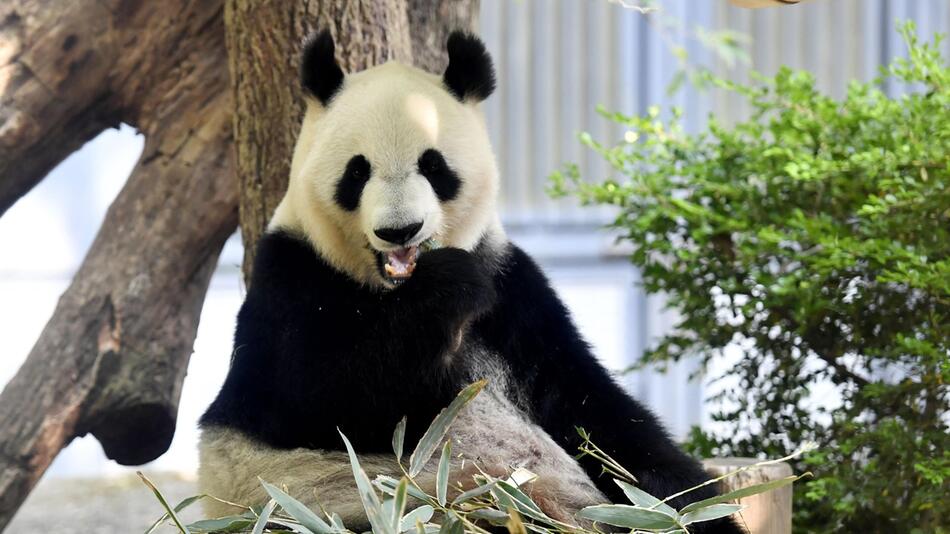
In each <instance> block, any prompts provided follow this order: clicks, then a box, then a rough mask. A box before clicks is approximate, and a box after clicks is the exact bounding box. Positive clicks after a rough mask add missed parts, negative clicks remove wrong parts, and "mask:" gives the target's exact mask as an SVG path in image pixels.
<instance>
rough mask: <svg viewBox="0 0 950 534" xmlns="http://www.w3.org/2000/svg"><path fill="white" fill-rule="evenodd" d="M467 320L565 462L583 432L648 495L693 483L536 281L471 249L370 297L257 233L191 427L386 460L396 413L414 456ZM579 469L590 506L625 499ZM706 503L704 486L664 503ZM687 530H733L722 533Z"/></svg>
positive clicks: (525, 261) (591, 463)
mask: <svg viewBox="0 0 950 534" xmlns="http://www.w3.org/2000/svg"><path fill="white" fill-rule="evenodd" d="M480 255H482V256H487V257H480ZM469 318H474V320H473V321H472V322H471V324H470V325H469V326H468V328H467V334H466V336H467V337H469V338H472V339H473V340H477V341H478V342H480V343H482V344H484V345H485V346H487V347H489V348H490V349H492V350H493V351H494V352H496V353H497V354H499V355H501V357H502V358H504V361H505V364H507V367H508V369H509V370H510V373H511V379H512V380H513V383H512V384H510V387H512V388H513V389H517V390H518V391H519V392H520V393H521V395H522V398H524V399H527V400H528V401H529V403H530V405H529V407H528V408H529V412H530V416H531V417H532V418H533V420H534V421H535V422H536V423H537V424H539V425H540V426H541V427H542V428H544V430H546V431H547V432H548V433H549V434H550V435H551V436H552V437H553V438H554V439H555V441H557V442H558V443H559V444H560V445H561V446H562V447H563V448H564V449H565V450H567V451H569V452H572V453H573V452H574V451H576V450H577V447H578V445H579V444H580V437H579V435H578V433H577V430H576V428H577V427H582V428H584V429H585V430H586V431H587V432H589V433H590V435H591V436H592V439H593V441H594V442H595V443H596V444H597V445H598V446H600V447H601V448H603V449H604V450H605V451H606V452H607V453H608V454H610V455H611V456H612V457H613V458H614V459H616V460H617V461H618V462H620V464H622V465H623V466H625V467H626V468H627V469H628V470H630V471H631V472H632V473H633V474H634V475H636V477H637V479H638V480H639V487H641V488H642V489H644V490H645V491H647V492H649V493H651V494H653V495H656V496H658V497H666V496H668V495H671V494H673V493H676V492H678V491H680V490H683V489H685V488H687V487H690V486H693V485H696V484H698V483H700V482H702V481H704V480H706V479H707V478H708V477H707V476H706V475H705V473H704V472H703V470H702V469H701V467H700V466H699V464H698V463H697V462H696V461H695V460H693V459H692V458H690V457H689V456H687V455H685V454H684V453H683V452H681V451H680V450H679V449H678V448H677V446H676V445H675V444H674V443H673V441H672V440H671V439H670V438H669V436H668V435H667V433H666V431H665V430H664V429H663V428H662V427H661V426H660V424H659V423H658V422H657V420H656V417H655V416H654V415H653V414H652V413H651V412H650V411H649V410H647V409H646V408H644V407H643V406H641V405H640V404H639V403H637V402H636V401H635V400H633V399H632V398H630V397H629V396H628V395H627V394H626V393H625V392H624V391H623V389H622V388H621V387H620V386H618V385H617V384H616V382H614V381H613V380H612V379H611V377H610V375H609V374H608V373H607V371H606V370H605V369H604V368H603V367H602V366H601V365H600V364H599V363H598V362H597V360H596V359H595V357H594V355H593V354H592V353H591V352H590V348H589V346H588V344H587V343H586V342H585V341H584V340H583V338H581V336H580V334H579V333H578V332H577V329H576V328H575V326H574V324H573V322H572V321H571V319H570V315H569V314H568V311H567V310H566V309H565V307H564V305H563V304H562V303H561V301H560V299H559V298H558V297H557V295H556V294H555V292H554V291H553V290H552V289H551V287H550V285H549V283H548V281H547V279H546V278H545V276H544V275H543V274H542V272H541V270H540V269H539V268H538V266H537V265H536V264H535V263H534V261H532V260H531V258H530V257H529V256H528V255H527V254H525V253H524V251H522V250H521V249H519V248H518V247H516V246H514V245H509V246H508V247H507V250H505V251H504V253H503V255H502V257H500V258H496V257H495V256H494V255H493V254H492V253H491V252H490V251H482V250H481V249H476V251H475V253H474V254H472V253H468V252H465V251H462V250H460V249H440V250H434V251H431V252H428V253H425V254H423V255H422V256H421V258H420V260H419V265H418V267H417V269H416V272H415V273H414V274H413V276H412V278H410V279H409V280H407V281H406V282H405V283H404V284H402V285H401V286H400V287H398V288H396V289H394V290H392V291H388V292H377V291H372V290H369V289H367V288H365V287H363V286H361V285H360V284H358V283H356V282H354V281H352V280H350V279H349V278H348V277H347V276H345V275H344V274H342V273H340V272H338V271H335V270H334V269H333V268H331V267H330V266H328V265H327V264H326V263H325V262H323V261H322V260H321V259H320V258H319V257H318V256H317V255H316V254H315V253H314V251H313V248H312V247H310V245H309V244H307V243H306V241H304V240H303V239H301V238H300V237H297V236H292V235H288V234H285V233H271V234H268V235H266V236H265V237H264V238H263V239H262V240H261V242H260V245H259V247H258V253H257V257H256V260H255V266H254V274H253V279H252V281H251V284H250V290H249V291H248V294H247V298H246V300H245V302H244V305H243V306H242V308H241V312H240V314H239V316H238V327H237V334H236V336H235V350H234V355H233V361H232V365H231V371H230V373H229V374H228V377H227V380H226V382H225V384H224V386H223V388H222V389H221V392H220V394H219V395H218V398H217V399H216V400H215V401H214V403H213V404H212V405H211V407H210V408H209V409H208V411H207V413H206V414H205V415H204V417H203V418H202V420H201V423H202V425H203V426H213V425H220V426H227V427H232V428H235V429H239V430H241V431H243V432H245V433H246V434H248V435H250V436H253V437H255V438H257V439H259V440H261V441H263V442H264V443H267V444H270V445H272V446H274V447H280V448H296V447H304V448H314V449H331V450H334V449H341V448H342V442H341V440H340V435H339V434H338V433H337V427H339V429H340V430H342V431H343V433H345V434H346V435H347V436H348V437H349V438H350V439H351V441H352V442H353V443H355V444H357V445H358V447H359V449H360V451H361V452H387V451H390V450H391V429H393V428H395V426H396V423H397V422H398V421H399V420H400V419H401V418H402V417H403V416H408V426H407V438H406V439H407V443H414V442H415V440H417V439H418V438H419V437H421V434H422V433H423V432H424V431H425V428H426V427H427V425H428V423H429V422H430V421H431V420H432V418H433V417H434V416H435V415H436V413H438V411H439V410H440V409H441V408H442V407H444V406H445V405H447V404H448V403H449V402H450V401H451V399H452V398H453V397H454V395H455V394H456V393H457V392H458V390H459V389H460V388H461V387H462V386H463V385H464V384H463V382H462V381H463V380H464V377H463V375H462V374H461V373H456V372H454V371H455V369H454V366H453V363H454V362H453V361H452V359H451V358H449V359H446V358H444V355H445V353H446V352H447V351H450V350H451V348H452V347H453V346H454V344H456V343H457V342H458V340H457V338H456V336H457V333H458V329H459V328H460V327H461V326H463V323H464V322H465V321H466V320H467V319H469ZM304 422H306V423H304ZM581 463H582V465H583V466H584V468H585V470H586V471H587V472H588V474H589V476H590V477H591V478H592V479H593V480H594V481H595V483H596V484H597V486H598V488H599V489H600V490H601V491H603V492H604V494H606V495H608V496H609V497H610V498H611V500H613V501H614V502H626V500H625V499H624V497H623V495H622V493H621V492H620V490H619V488H618V486H616V485H615V484H614V483H613V482H612V480H611V479H610V477H608V476H602V475H601V474H600V471H601V465H600V464H599V463H598V462H597V461H596V460H593V459H590V458H585V459H582V460H581ZM714 494H715V491H714V489H713V488H712V487H709V486H707V487H706V488H703V489H701V490H698V491H695V492H693V493H691V494H689V495H688V496H685V497H681V498H677V499H674V501H673V502H672V504H673V506H675V507H681V506H684V505H685V504H686V503H688V502H691V501H695V500H699V499H703V498H707V497H711V496H713V495H714ZM700 526H702V527H704V529H700V528H696V527H700ZM692 531H693V532H739V530H737V528H736V527H735V526H734V525H732V523H731V522H726V521H721V522H719V525H718V526H716V525H715V524H714V523H704V524H697V525H695V527H694V528H693V529H692Z"/></svg>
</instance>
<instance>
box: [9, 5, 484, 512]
mask: <svg viewBox="0 0 950 534" xmlns="http://www.w3.org/2000/svg"><path fill="white" fill-rule="evenodd" d="M477 8H478V5H477V0H464V1H463V2H460V3H458V4H456V3H455V2H453V1H451V0H381V1H373V2H368V1H365V2H352V1H347V0H332V1H322V2H321V1H317V0H305V1H300V2H281V1H279V0H263V1H250V0H166V1H163V2H141V1H138V0H74V1H72V2H49V1H47V0H6V1H4V2H3V4H2V5H0V215H2V214H3V213H4V212H5V211H6V209H7V208H9V207H10V206H11V205H12V204H13V203H14V202H15V201H16V200H17V199H18V198H19V197H21V196H22V195H23V194H25V193H26V192H27V191H29V190H30V189H31V188H32V187H33V186H34V185H36V184H37V183H38V182H39V181H40V180H42V178H43V177H44V176H45V175H46V173H47V172H48V171H49V170H50V169H52V168H53V167H54V166H55V165H56V164H58V163H59V162H60V161H62V160H63V159H64V158H65V157H66V156H68V155H69V154H70V153H71V152H73V151H74V150H76V149H77V148H79V147H80V146H82V144H83V143H85V142H86V141H88V140H89V139H91V138H92V137H94V136H95V135H97V134H98V133H99V132H101V131H102V130H103V129H105V128H107V127H111V126H116V125H118V124H119V123H121V122H125V123H128V124H131V125H133V126H135V127H137V128H138V129H139V130H140V131H141V132H142V133H144V134H145V136H146V143H145V150H144V153H143V154H142V157H141V159H140V161H139V163H138V164H137V166H136V168H135V169H134V171H133V172H132V175H131V176H130V178H129V180H128V182H127V183H126V185H125V187H124V188H123V189H122V191H121V192H120V194H119V196H118V197H117V198H116V200H115V201H114V203H113V204H112V206H111V207H110V209H109V211H108V214H107V215H106V219H105V221H104V222H103V225H102V227H101V228H100V231H99V234H98V235H97V237H96V239H95V242H94V243H93V245H92V247H91V249H90V250H89V252H88V254H87V256H86V258H85V259H84V261H83V263H82V266H81V267H80V269H79V271H78V272H77V274H76V276H75V278H74V279H73V281H72V283H71V285H70V287H69V288H68V289H67V291H66V292H65V293H64V294H63V296H62V298H61V299H60V301H59V303H58V305H57V307H56V310H55V311H54V313H53V316H52V318H51V319H50V321H49V323H48V324H47V325H46V327H45V328H44V330H43V333H42V334H41V336H40V339H39V340H38V341H37V343H36V345H35V346H34V347H33V349H32V351H31V352H30V354H29V357H28V359H27V361H26V363H24V365H23V366H22V368H21V369H20V370H19V372H18V373H17V374H16V376H15V377H14V378H13V379H12V380H11V382H10V383H9V384H8V385H7V386H6V387H5V388H4V389H3V392H2V393H0V530H3V528H4V527H5V526H6V524H7V523H8V522H9V521H10V519H11V517H12V516H13V514H14V512H15V511H16V509H17V508H18V507H19V505H20V504H21V503H22V501H23V499H25V497H26V495H27V494H28V493H29V491H30V490H31V489H32V488H33V486H34V485H35V484H36V482H37V481H38V480H39V478H40V477H41V476H42V474H43V473H44V472H45V470H46V468H47V467H48V466H49V465H50V463H51V462H52V460H53V459H54V458H55V457H56V455H57V454H58V453H59V451H60V450H61V449H62V448H63V447H64V446H65V445H66V444H68V443H69V442H70V441H71V440H72V439H73V438H74V437H77V436H80V435H83V434H86V433H92V434H93V435H95V436H96V438H97V439H98V440H99V441H100V442H101V443H102V446H103V449H104V450H105V452H106V454H107V455H108V456H109V457H110V458H113V459H115V460H116V461H118V462H120V463H126V464H139V463H144V462H147V461H150V460H152V459H154V458H155V457H157V456H159V455H160V454H161V453H163V452H164V451H165V450H166V449H167V447H168V445H169V443H170V442H171V438H172V435H173V432H174V427H175V420H176V414H177V407H178V401H179V396H180V393H181V384H182V380H183V379H184V374H185V370H186V368H187V364H188V358H189V356H190V353H191V350H192V344H193V341H194V337H195V333H196V330H197V325H198V317H199V313H200V310H201V305H202V302H203V300H204V295H205V292H206V290H207V286H208V282H209V280H210V277H211V274H212V272H213V270H214V266H215V264H216V261H217V257H218V254H219V252H220V249H221V247H222V245H223V243H224V241H225V239H226V238H227V236H228V235H230V233H231V232H232V231H233V230H234V228H235V226H236V224H237V222H238V206H239V205H240V217H241V221H242V229H243V235H244V239H245V243H246V245H247V247H246V250H247V251H248V257H247V258H246V263H245V265H247V266H249V265H250V263H249V262H250V261H251V258H252V255H253V250H254V245H255V243H256V241H257V238H258V237H259V236H260V234H261V232H262V231H263V230H264V228H265V226H266V223H267V220H268V219H269V217H270V215H271V213H272V212H273V209H274V208H275V207H276V205H277V203H278V202H279V201H280V198H281V196H282V195H283V192H284V190H285V188H286V183H287V177H288V174H289V166H290V154H291V152H292V148H293V141H294V138H295V136H296V134H297V129H298V126H299V121H300V117H301V116H302V100H301V95H300V94H299V92H298V91H299V89H298V83H297V81H296V80H297V79H298V76H297V72H296V64H297V56H298V51H299V44H300V42H301V41H302V39H303V38H304V36H305V35H306V34H307V33H308V32H309V31H310V29H312V28H314V27H317V26H320V27H327V28H330V30H331V32H333V35H334V37H335V39H336V42H337V53H338V58H339V59H340V61H341V63H342V65H343V67H344V69H346V70H348V71H356V70H360V69H363V68H366V67H368V66H371V65H375V64H377V63H381V62H384V61H387V60H390V59H396V60H400V61H405V62H411V61H412V58H413V54H414V53H415V54H417V55H418V56H419V57H420V58H423V59H421V60H417V61H416V63H417V64H419V65H421V66H423V67H429V68H430V69H431V70H433V71H436V72H438V71H440V70H441V69H442V68H444V64H445V60H444V51H443V47H444V36H445V35H447V33H448V31H449V30H450V29H453V28H455V27H459V26H470V25H471V21H474V19H475V13H476V12H477ZM428 10H435V11H433V13H438V14H439V16H435V17H433V16H427V13H428ZM466 21H468V24H466ZM411 24H416V25H417V26H418V27H413V28H410V25H411ZM226 28H227V29H226ZM410 29H411V30H412V31H410ZM430 34H431V36H432V37H427V36H430ZM433 41H435V43H434V44H433ZM430 45H431V46H432V47H434V48H433V49H432V50H430V49H429V48H428V47H429V46H430ZM423 53H424V56H423ZM229 70H230V73H231V75H232V77H231V78H229ZM229 79H230V80H231V81H229ZM232 95H233V100H232ZM234 144H236V154H237V158H236V161H235V158H233V157H232V153H231V146H232V145H234ZM235 172H237V174H238V176H239V180H238V181H235V180H234V174H235ZM239 190H240V194H241V196H242V198H241V201H240V203H239V201H238V192H239ZM246 274H248V275H249V268H248V269H247V270H246Z"/></svg>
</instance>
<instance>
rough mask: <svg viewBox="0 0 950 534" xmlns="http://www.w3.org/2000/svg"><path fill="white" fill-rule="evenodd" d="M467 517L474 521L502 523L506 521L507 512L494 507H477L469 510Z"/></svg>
mask: <svg viewBox="0 0 950 534" xmlns="http://www.w3.org/2000/svg"><path fill="white" fill-rule="evenodd" d="M468 518H469V519H472V520H476V521H478V520H482V521H488V522H489V523H491V524H493V525H504V524H505V523H507V522H508V514H506V513H505V512H502V511H501V510H495V509H494V508H479V509H478V510H475V511H473V512H470V513H469V514H468Z"/></svg>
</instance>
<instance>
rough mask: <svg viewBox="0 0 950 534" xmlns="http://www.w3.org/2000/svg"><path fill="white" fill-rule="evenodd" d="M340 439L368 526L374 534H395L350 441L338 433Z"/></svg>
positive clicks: (341, 433)
mask: <svg viewBox="0 0 950 534" xmlns="http://www.w3.org/2000/svg"><path fill="white" fill-rule="evenodd" d="M337 432H339V429H337ZM340 437H342V438H343V444H344V445H346V452H347V454H348V455H349V457H350V467H351V468H352V470H353V478H354V479H356V488H357V489H358V490H359V493H360V500H361V501H362V503H363V510H364V511H365V512H366V519H368V520H369V523H370V525H372V527H373V532H374V533H375V534H396V533H395V529H394V528H392V523H390V522H389V521H387V520H386V519H387V518H386V516H385V515H384V514H383V510H382V503H381V502H380V500H379V495H376V492H375V491H374V490H373V484H372V483H371V482H370V481H369V477H368V476H366V472H365V471H363V468H362V467H361V466H360V461H359V459H358V458H357V457H356V452H355V451H354V450H353V445H351V444H350V440H349V439H347V438H346V436H345V435H344V434H343V432H340ZM397 492H398V490H397Z"/></svg>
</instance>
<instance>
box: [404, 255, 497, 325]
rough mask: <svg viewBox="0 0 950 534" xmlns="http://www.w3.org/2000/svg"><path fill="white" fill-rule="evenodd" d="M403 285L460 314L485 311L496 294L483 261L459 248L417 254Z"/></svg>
mask: <svg viewBox="0 0 950 534" xmlns="http://www.w3.org/2000/svg"><path fill="white" fill-rule="evenodd" d="M404 286H405V289H407V290H409V291H412V292H416V293H419V294H420V296H425V297H426V298H427V299H430V298H431V299H433V302H434V303H435V304H436V305H437V306H439V307H444V308H445V309H446V311H451V310H456V311H457V312H458V313H460V314H461V315H477V314H480V313H483V312H485V311H487V310H488V309H489V308H491V306H492V305H493V304H494V303H495V297H496V295H495V284H494V282H493V280H492V277H491V273H490V272H489V271H488V270H487V269H486V268H485V265H484V264H483V262H482V261H481V260H480V259H479V258H478V257H477V256H475V255H474V254H472V253H470V252H466V251H465V250H462V249H460V248H450V247H447V248H440V249H436V250H432V251H429V252H426V253H424V254H422V255H421V256H419V260H418V262H417V264H416V269H415V271H414V272H413V274H412V278H410V279H409V280H408V281H406V283H405V284H404Z"/></svg>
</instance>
